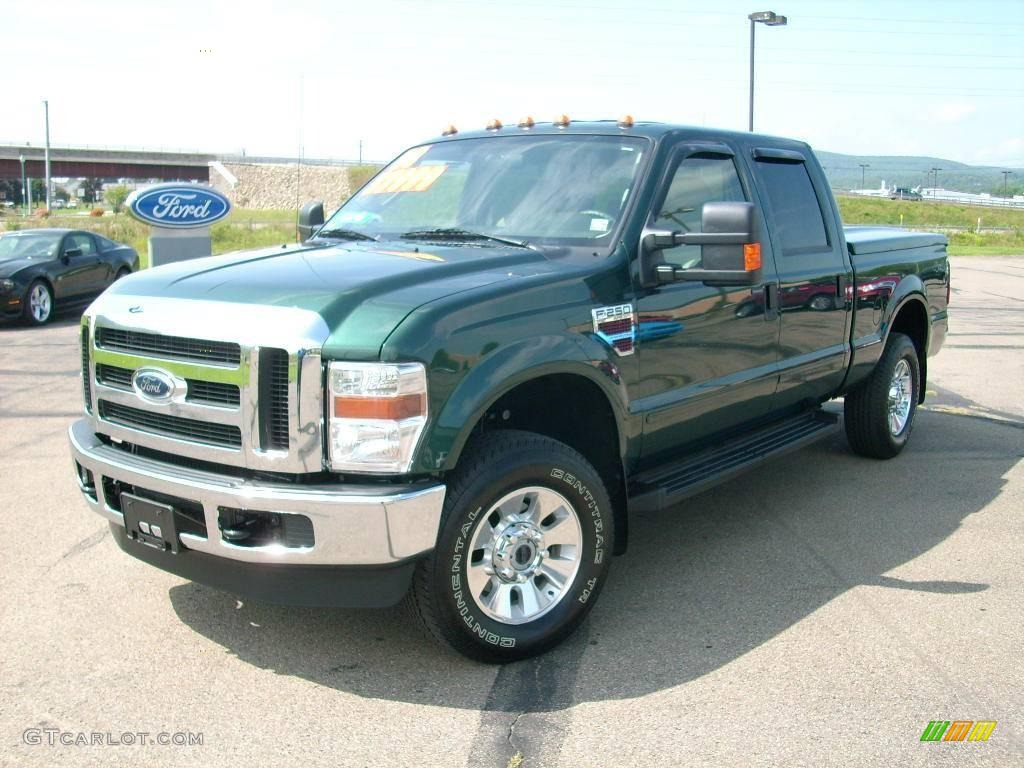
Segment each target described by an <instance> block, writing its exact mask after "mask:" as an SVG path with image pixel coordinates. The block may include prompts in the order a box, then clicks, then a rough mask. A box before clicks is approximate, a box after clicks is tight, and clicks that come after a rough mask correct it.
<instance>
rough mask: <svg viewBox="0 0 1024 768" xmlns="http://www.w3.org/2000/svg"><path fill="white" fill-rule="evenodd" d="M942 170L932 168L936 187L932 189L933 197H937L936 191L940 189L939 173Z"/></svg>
mask: <svg viewBox="0 0 1024 768" xmlns="http://www.w3.org/2000/svg"><path fill="white" fill-rule="evenodd" d="M941 170H942V169H941V168H932V173H934V174H935V185H934V186H933V187H932V197H935V190H936V189H938V188H939V171H941Z"/></svg>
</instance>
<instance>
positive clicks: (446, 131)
mask: <svg viewBox="0 0 1024 768" xmlns="http://www.w3.org/2000/svg"><path fill="white" fill-rule="evenodd" d="M458 132H459V129H458V128H456V127H455V126H454V125H449V126H448V127H447V128H445V129H444V130H443V131H441V135H442V136H454V135H455V134H456V133H458Z"/></svg>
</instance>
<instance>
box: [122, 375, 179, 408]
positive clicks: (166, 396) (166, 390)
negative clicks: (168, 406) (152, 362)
mask: <svg viewBox="0 0 1024 768" xmlns="http://www.w3.org/2000/svg"><path fill="white" fill-rule="evenodd" d="M132 388H133V389H134V390H135V393H136V394H137V395H138V396H139V397H141V398H143V399H144V400H151V401H152V402H155V403H166V402H167V401H168V400H170V399H171V398H172V397H173V396H174V390H175V386H174V377H172V376H171V374H169V373H167V371H161V370H159V369H157V368H140V369H139V370H137V371H136V372H135V374H134V375H133V376H132Z"/></svg>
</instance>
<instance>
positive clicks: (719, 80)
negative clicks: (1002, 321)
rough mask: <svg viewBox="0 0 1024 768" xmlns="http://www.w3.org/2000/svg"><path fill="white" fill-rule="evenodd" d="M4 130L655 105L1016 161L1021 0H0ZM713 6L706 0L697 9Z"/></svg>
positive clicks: (280, 127)
mask: <svg viewBox="0 0 1024 768" xmlns="http://www.w3.org/2000/svg"><path fill="white" fill-rule="evenodd" d="M0 3H2V7H0V51H2V52H3V56H4V58H5V59H6V66H5V71H6V76H5V77H4V78H3V91H2V94H3V96H2V100H0V143H16V144H24V143H26V142H31V143H32V144H42V143H43V136H44V117H43V104H42V102H43V100H44V99H47V100H48V101H49V105H50V139H51V143H52V144H53V145H55V146H58V145H59V146H68V145H70V146H107V147H131V148H153V149H157V148H165V149H190V150H198V151H202V152H211V153H239V152H242V151H244V152H246V153H247V154H249V155H279V156H281V155H283V156H291V157H294V156H297V155H299V154H300V153H301V154H302V155H303V156H305V157H331V158H337V159H355V158H357V156H358V153H359V144H360V141H362V144H363V157H364V158H366V159H370V160H386V159H390V158H391V157H393V156H394V155H396V154H397V153H398V152H400V151H401V150H402V149H403V148H404V147H407V146H409V145H411V144H414V143H417V142H419V141H422V140H424V139H427V138H430V137H431V136H435V135H437V134H438V133H440V131H441V129H442V128H443V127H444V126H446V125H448V124H449V123H453V124H454V125H456V126H457V127H459V128H460V129H462V130H469V129H478V128H482V127H483V126H484V125H485V124H486V122H487V121H488V120H489V119H491V118H495V117H496V118H499V119H501V120H502V121H504V122H505V123H506V124H509V123H515V122H516V121H517V120H518V119H519V118H521V117H523V116H524V115H532V116H533V117H534V118H535V119H536V120H538V121H547V120H552V119H553V118H554V117H555V116H556V115H559V114H562V113H565V114H568V115H569V116H570V117H571V118H572V119H574V120H579V119H588V118H589V119H601V118H617V117H619V116H620V115H622V114H625V113H629V114H632V115H633V116H634V117H635V118H636V119H637V120H658V121H664V122H672V123H682V124H691V125H706V126H710V127H720V128H725V129H731V130H744V129H746V123H747V89H748V66H749V45H750V37H749V36H750V26H749V22H748V21H747V14H748V13H751V12H753V11H759V10H774V11H775V12H776V13H779V14H785V15H786V16H787V17H788V19H789V23H788V25H787V26H784V27H765V26H764V25H758V27H757V32H756V35H757V36H756V105H755V129H756V130H757V131H759V132H764V133H771V134H776V135H783V136H791V137H794V138H800V139H803V140H806V141H808V142H810V143H811V145H812V146H814V147H815V148H818V149H824V150H829V151H833V152H844V153H850V154H863V155H923V156H932V157H941V158H944V159H948V160H956V161H960V162H965V163H971V164H984V165H1000V166H1004V167H1024V0H972V1H971V2H967V0H923V1H921V2H918V1H917V0H903V1H900V0H844V2H825V1H824V0H817V1H815V0H777V2H776V0H772V2H771V3H770V4H767V3H766V4H763V5H762V4H759V3H756V2H754V0H745V1H744V2H734V1H733V0H718V2H715V3H709V2H707V0H702V1H701V2H693V1H692V0H635V2H628V1H627V0H550V1H548V0H517V2H509V1H508V0H501V1H498V0H436V1H435V2H428V1H425V0H370V1H369V2H367V1H363V2H351V1H350V0H333V2H321V1H320V0H290V2H269V1H267V0H246V1H245V2H218V0H203V1H202V2H193V1H192V0H178V2H169V3H162V2H160V3H157V2H149V3H147V2H143V1H140V0H130V1H129V2H124V1H122V0H88V2H81V0H76V1H75V2H68V1H67V0H48V2H34V3H32V2H24V1H23V0H0ZM709 9H713V10H709Z"/></svg>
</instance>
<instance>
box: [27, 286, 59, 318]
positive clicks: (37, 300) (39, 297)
mask: <svg viewBox="0 0 1024 768" xmlns="http://www.w3.org/2000/svg"><path fill="white" fill-rule="evenodd" d="M24 313H25V315H24V317H25V322H27V323H28V324H29V325H45V324H46V323H48V322H49V321H50V317H51V315H52V314H53V291H51V290H50V286H48V285H47V284H46V283H45V282H43V281H42V280H36V281H34V282H33V283H32V285H30V286H29V287H28V296H27V297H26V301H25V309H24Z"/></svg>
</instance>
